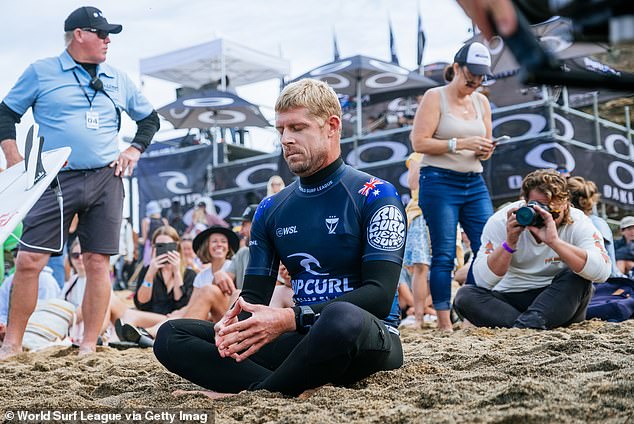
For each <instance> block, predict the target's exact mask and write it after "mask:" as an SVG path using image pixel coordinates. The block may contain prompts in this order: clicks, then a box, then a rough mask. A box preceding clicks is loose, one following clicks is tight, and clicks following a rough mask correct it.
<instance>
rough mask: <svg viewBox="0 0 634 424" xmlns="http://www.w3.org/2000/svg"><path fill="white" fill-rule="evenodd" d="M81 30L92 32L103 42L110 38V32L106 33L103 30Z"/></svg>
mask: <svg viewBox="0 0 634 424" xmlns="http://www.w3.org/2000/svg"><path fill="white" fill-rule="evenodd" d="M81 30H82V31H88V32H92V33H93V34H97V37H99V38H101V39H102V40H105V39H106V38H108V35H110V34H109V33H108V31H104V30H103V29H95V28H82V29H81Z"/></svg>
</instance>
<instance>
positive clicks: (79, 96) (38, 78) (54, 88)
mask: <svg viewBox="0 0 634 424" xmlns="http://www.w3.org/2000/svg"><path fill="white" fill-rule="evenodd" d="M75 75H76V76H77V79H79V83H78V82H77V79H75ZM97 76H98V77H99V78H100V79H101V81H102V82H103V86H104V90H105V91H106V92H107V93H108V95H109V96H110V98H111V99H112V100H113V101H114V103H115V104H116V105H117V107H118V108H119V109H121V110H124V111H126V113H127V114H128V115H129V116H130V118H132V119H133V120H135V121H140V120H141V119H143V118H146V117H147V116H148V115H149V114H150V113H152V110H153V107H152V105H151V104H150V102H148V100H147V99H146V98H145V96H143V94H141V92H140V91H139V89H137V88H136V87H135V85H134V83H133V82H132V81H131V80H130V78H128V76H127V75H126V74H125V73H123V72H121V71H119V70H117V69H115V68H113V67H111V66H109V65H107V64H105V63H102V64H100V65H98V66H97ZM90 80H91V77H90V75H89V74H88V72H87V71H86V70H85V69H84V68H82V66H81V65H79V64H77V63H76V62H75V61H74V60H73V58H72V57H71V56H70V54H68V51H66V50H64V52H63V53H62V54H61V55H60V56H59V57H50V58H46V59H42V60H38V61H37V62H35V63H33V64H31V65H30V66H29V67H28V68H27V69H26V70H25V71H24V73H23V74H22V76H21V77H20V79H19V80H18V82H17V83H16V84H15V86H14V87H13V88H12V89H11V91H10V92H9V94H8V95H7V96H6V97H5V99H4V103H5V104H6V105H7V106H8V107H9V108H11V109H12V110H13V111H14V112H16V113H18V114H20V115H23V114H24V113H25V112H26V111H27V110H28V108H29V107H32V108H33V116H34V118H35V122H37V123H38V124H39V125H40V135H41V136H43V137H44V150H52V149H57V148H59V147H64V146H70V147H71V148H72V149H73V151H72V153H71V155H70V157H69V158H68V165H67V167H66V168H64V169H93V168H101V167H103V166H106V165H108V164H109V163H110V162H112V161H113V160H115V159H116V158H117V157H118V156H119V148H118V140H117V113H116V110H115V106H114V104H113V103H112V101H110V99H108V97H107V96H106V95H105V94H104V93H103V92H97V93H96V95H95V91H94V90H93V89H92V88H90V87H89V82H90ZM82 87H83V90H82ZM84 90H85V92H86V94H87V95H88V99H91V100H92V111H93V112H98V113H99V128H98V129H91V128H87V125H86V112H88V111H90V110H91V106H90V102H89V100H88V99H87V98H86V95H85V94H84ZM93 95H94V99H93Z"/></svg>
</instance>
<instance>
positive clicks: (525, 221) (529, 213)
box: [515, 200, 552, 228]
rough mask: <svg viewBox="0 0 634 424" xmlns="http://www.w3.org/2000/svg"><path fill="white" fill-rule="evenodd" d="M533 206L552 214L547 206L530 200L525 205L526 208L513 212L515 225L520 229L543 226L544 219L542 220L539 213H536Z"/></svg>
mask: <svg viewBox="0 0 634 424" xmlns="http://www.w3.org/2000/svg"><path fill="white" fill-rule="evenodd" d="M535 205H536V206H539V207H540V208H542V209H544V210H545V211H546V212H548V213H550V214H552V211H551V210H550V208H549V207H548V205H544V204H543V203H541V202H538V201H537V200H531V201H530V202H528V203H527V204H526V206H522V207H521V208H519V209H518V210H516V211H515V218H516V219H517V223H518V224H520V225H521V226H522V227H528V226H533V227H537V228H541V227H543V226H544V218H542V216H541V215H540V214H539V212H537V211H536V210H535V209H534V208H533V206H535Z"/></svg>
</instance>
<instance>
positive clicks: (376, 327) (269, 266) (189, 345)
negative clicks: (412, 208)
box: [154, 159, 406, 395]
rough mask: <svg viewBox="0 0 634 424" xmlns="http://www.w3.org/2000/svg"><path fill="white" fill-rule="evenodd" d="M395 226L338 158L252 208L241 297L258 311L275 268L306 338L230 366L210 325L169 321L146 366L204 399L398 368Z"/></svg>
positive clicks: (389, 205) (384, 190) (384, 195)
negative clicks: (306, 315) (301, 312)
mask: <svg viewBox="0 0 634 424" xmlns="http://www.w3.org/2000/svg"><path fill="white" fill-rule="evenodd" d="M405 227H406V221H405V213H404V210H403V205H402V203H401V200H400V197H399V195H398V193H397V192H396V189H395V188H394V187H393V186H392V185H391V184H390V183H388V182H386V181H383V180H379V179H376V178H374V177H372V176H370V175H368V174H366V173H363V172H361V171H358V170H355V169H353V168H351V167H349V166H347V165H345V164H344V163H343V161H342V160H341V159H338V160H337V161H335V162H333V163H332V164H331V165H329V166H328V167H326V168H324V169H323V170H321V171H319V172H318V173H316V174H315V175H312V176H310V177H307V178H301V179H300V181H299V182H297V181H296V182H295V183H293V184H292V185H290V186H289V187H287V188H286V189H284V190H282V191H281V192H280V193H278V194H276V195H274V196H271V197H268V198H266V199H264V200H263V201H262V203H261V204H260V206H259V207H258V210H257V212H256V214H255V217H254V220H253V224H252V228H251V242H250V249H251V259H250V262H249V266H248V268H247V271H246V277H245V281H244V289H243V291H242V294H241V296H242V297H243V298H244V299H245V300H246V301H247V302H250V303H254V304H265V305H266V304H268V303H269V301H270V298H271V295H272V293H273V289H274V287H275V279H276V276H277V272H278V265H279V261H280V260H281V261H282V262H283V263H284V265H285V266H286V267H287V269H288V270H289V272H290V274H291V278H292V285H293V290H294V292H295V295H294V300H295V303H296V305H309V306H310V307H311V308H312V310H313V311H314V312H315V314H316V315H317V316H318V319H317V320H316V321H315V323H314V325H312V327H310V329H309V331H308V332H307V334H300V333H299V332H291V333H285V334H282V335H281V336H280V337H278V338H277V339H276V340H274V341H273V342H271V343H269V344H267V345H265V346H263V347H262V348H261V349H260V350H259V351H258V352H257V353H255V354H253V355H252V356H250V357H249V358H248V359H246V360H245V361H243V362H240V363H238V362H236V361H234V360H233V359H231V358H221V357H220V355H219V354H218V351H217V349H216V346H215V344H214V329H213V324H212V323H210V322H205V321H199V320H173V321H168V322H167V323H165V324H164V325H163V326H162V327H161V328H160V330H159V332H158V334H157V338H156V342H155V344H154V352H155V355H156V357H157V358H158V359H159V361H160V362H161V363H162V364H163V365H165V367H166V368H168V369H169V370H170V371H172V372H174V373H176V374H178V375H180V376H182V377H184V378H186V379H188V380H190V381H192V382H194V383H196V384H198V385H200V386H203V387H206V388H208V389H211V390H214V391H218V392H238V391H240V390H245V389H248V390H256V389H266V390H269V391H275V392H281V393H284V394H288V395H298V394H300V393H302V392H303V391H304V390H307V389H310V388H314V387H318V386H320V385H323V384H326V383H334V384H349V383H353V382H355V381H358V380H360V379H362V378H364V377H367V376H368V375H370V374H372V373H374V372H376V371H380V370H389V369H394V368H398V367H400V366H401V365H402V362H403V353H402V348H401V343H400V339H399V336H398V330H397V329H396V327H397V325H398V316H399V315H398V312H399V310H398V302H397V298H396V288H397V284H398V277H399V273H400V267H401V263H402V258H403V250H404V245H405ZM296 308H297V307H296ZM240 318H241V319H244V318H246V317H243V316H241V317H240Z"/></svg>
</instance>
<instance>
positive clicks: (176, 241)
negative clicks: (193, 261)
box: [134, 226, 196, 315]
mask: <svg viewBox="0 0 634 424" xmlns="http://www.w3.org/2000/svg"><path fill="white" fill-rule="evenodd" d="M151 246H152V247H151V260H150V264H149V265H148V266H147V267H144V268H143V269H142V270H141V272H140V273H139V276H138V279H137V286H136V292H135V293H134V304H135V305H136V307H137V308H138V309H139V310H142V311H147V312H155V313H158V314H164V315H165V314H169V313H170V312H174V311H175V310H177V309H180V308H182V307H184V306H185V305H187V302H189V298H190V297H191V294H192V290H193V283H194V279H195V278H196V273H195V272H194V271H193V270H191V269H189V268H187V267H186V265H185V261H184V260H183V259H182V249H181V246H180V237H178V233H177V232H176V230H175V229H174V228H172V227H170V226H163V227H160V228H159V229H157V230H156V231H155V232H154V234H153V236H152V244H151Z"/></svg>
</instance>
